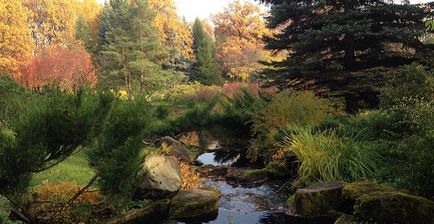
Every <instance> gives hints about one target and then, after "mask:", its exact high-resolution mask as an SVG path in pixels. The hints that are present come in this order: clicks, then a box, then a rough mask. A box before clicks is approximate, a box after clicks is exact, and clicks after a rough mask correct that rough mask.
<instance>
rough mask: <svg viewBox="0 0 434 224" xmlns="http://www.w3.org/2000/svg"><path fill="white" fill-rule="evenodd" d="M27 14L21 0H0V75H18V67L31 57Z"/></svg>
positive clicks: (31, 44) (32, 46)
mask: <svg viewBox="0 0 434 224" xmlns="http://www.w3.org/2000/svg"><path fill="white" fill-rule="evenodd" d="M28 15H29V11H28V10H27V9H26V8H25V7H24V6H23V3H22V1H21V0H8V1H0V75H1V74H9V75H14V76H18V74H17V71H18V70H19V68H20V67H21V66H23V65H26V64H27V63H28V62H29V61H30V59H31V57H32V53H33V49H34V45H33V43H32V39H31V36H30V30H29V28H28V26H27V20H28Z"/></svg>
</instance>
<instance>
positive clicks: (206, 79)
mask: <svg viewBox="0 0 434 224" xmlns="http://www.w3.org/2000/svg"><path fill="white" fill-rule="evenodd" d="M193 50H194V53H195V55H196V61H195V63H194V64H193V71H192V74H191V78H192V79H193V80H196V81H199V82H201V83H202V84H205V85H212V84H217V85H220V84H222V83H223V78H222V76H221V74H220V71H219V69H218V64H217V61H216V59H215V56H214V54H215V45H214V42H213V40H212V39H211V37H210V36H209V35H208V34H207V33H206V32H205V31H204V28H203V26H202V22H201V21H200V20H199V19H196V21H195V22H194V25H193Z"/></svg>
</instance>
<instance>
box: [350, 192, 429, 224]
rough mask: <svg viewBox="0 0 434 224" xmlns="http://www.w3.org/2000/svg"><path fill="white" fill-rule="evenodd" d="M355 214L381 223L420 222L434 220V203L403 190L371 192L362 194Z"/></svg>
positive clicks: (427, 222)
mask: <svg viewBox="0 0 434 224" xmlns="http://www.w3.org/2000/svg"><path fill="white" fill-rule="evenodd" d="M354 214H355V215H356V217H359V218H360V219H363V220H366V219H368V220H374V221H376V222H379V223H419V224H425V223H426V224H430V223H433V221H434V203H433V202H432V201H430V200H428V199H425V198H422V197H418V196H413V195H409V194H406V193H402V192H397V191H395V192H382V191H377V192H371V193H367V194H364V195H362V196H360V197H359V198H358V199H357V201H356V203H355V206H354Z"/></svg>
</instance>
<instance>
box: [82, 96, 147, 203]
mask: <svg viewBox="0 0 434 224" xmlns="http://www.w3.org/2000/svg"><path fill="white" fill-rule="evenodd" d="M151 115H152V110H151V107H149V106H148V104H146V103H143V102H135V101H131V102H130V101H120V100H118V101H115V102H114V103H113V105H112V107H111V108H110V110H109V112H108V114H107V117H106V118H105V119H104V120H103V122H102V126H101V130H100V133H99V135H98V136H97V137H96V140H95V142H94V144H93V146H92V147H91V148H92V150H90V152H89V158H90V165H91V166H92V167H93V168H94V169H95V171H96V173H97V174H98V176H99V177H100V187H101V190H102V191H103V193H105V194H106V195H111V196H115V197H116V199H129V198H130V197H131V196H132V194H133V193H134V190H135V188H136V187H137V186H138V184H139V182H140V181H141V180H142V178H143V176H141V175H140V171H141V165H142V163H143V161H144V158H145V154H144V146H143V143H142V140H144V139H145V138H146V137H148V136H149V135H150V134H152V131H153V130H154V129H155V128H154V127H153V123H152V120H153V117H152V116H151Z"/></svg>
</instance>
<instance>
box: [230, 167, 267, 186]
mask: <svg viewBox="0 0 434 224" xmlns="http://www.w3.org/2000/svg"><path fill="white" fill-rule="evenodd" d="M266 178H267V171H266V170H264V169H239V170H235V171H232V172H230V173H229V174H228V175H226V179H227V180H231V181H237V182H245V183H255V182H257V181H261V180H265V179H266Z"/></svg>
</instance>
